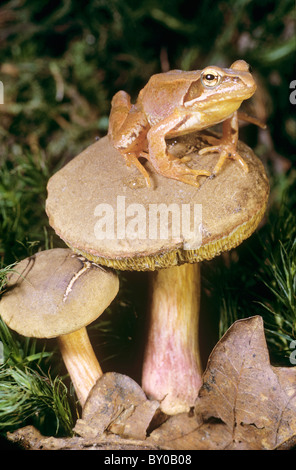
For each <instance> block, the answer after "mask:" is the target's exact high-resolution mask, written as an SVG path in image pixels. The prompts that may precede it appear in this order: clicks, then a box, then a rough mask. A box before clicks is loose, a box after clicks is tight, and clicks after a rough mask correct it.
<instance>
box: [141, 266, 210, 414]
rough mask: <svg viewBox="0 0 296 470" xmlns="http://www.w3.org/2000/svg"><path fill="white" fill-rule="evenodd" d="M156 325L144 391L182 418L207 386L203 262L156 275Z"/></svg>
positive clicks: (153, 312)
mask: <svg viewBox="0 0 296 470" xmlns="http://www.w3.org/2000/svg"><path fill="white" fill-rule="evenodd" d="M151 276H152V282H151V305H150V326H149V333H148V341H147V347H146V351H145V357H144V365H143V375H142V387H143V389H144V391H145V392H146V394H147V395H148V396H149V397H150V398H154V399H157V400H159V401H161V408H162V411H163V412H165V413H167V414H176V413H180V412H183V411H188V410H189V409H190V407H191V406H193V405H194V402H195V399H196V397H197V395H198V390H199V388H200V386H201V362H200V356H199V345H198V323H199V304H200V267H199V263H195V264H183V265H182V266H176V267H172V268H167V269H161V270H159V271H155V272H152V273H151Z"/></svg>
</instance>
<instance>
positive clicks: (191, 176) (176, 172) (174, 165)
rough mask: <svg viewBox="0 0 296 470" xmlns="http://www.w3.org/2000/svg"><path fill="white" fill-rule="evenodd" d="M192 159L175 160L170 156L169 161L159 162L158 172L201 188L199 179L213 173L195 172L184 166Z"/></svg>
mask: <svg viewBox="0 0 296 470" xmlns="http://www.w3.org/2000/svg"><path fill="white" fill-rule="evenodd" d="M190 159H191V158H190V157H183V158H175V157H173V156H172V155H168V159H164V160H161V161H158V168H157V171H158V172H159V173H160V174H162V175H163V176H165V177H167V178H171V179H175V180H177V181H181V182H182V183H186V184H190V185H191V186H195V187H196V188H199V183H198V181H197V177H198V176H210V175H211V173H210V172H209V171H206V170H194V169H193V168H189V167H188V166H186V165H184V163H186V162H188V161H189V160H190Z"/></svg>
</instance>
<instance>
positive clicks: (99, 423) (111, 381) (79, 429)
mask: <svg viewBox="0 0 296 470" xmlns="http://www.w3.org/2000/svg"><path fill="white" fill-rule="evenodd" d="M158 408H159V403H158V402H157V401H149V400H148V399H147V397H146V395H145V393H144V392H143V390H142V388H141V387H140V386H139V385H138V384H137V383H136V382H135V381H134V380H132V379H131V378H130V377H127V376H126V375H123V374H118V373H116V372H107V373H106V374H103V375H102V377H100V378H99V379H98V381H97V382H96V384H95V385H94V387H93V388H92V390H91V392H90V394H89V396H88V397H87V400H86V402H85V405H84V407H83V410H82V419H78V420H77V422H76V425H75V428H74V431H75V432H76V434H78V435H80V436H82V437H85V438H91V437H94V438H98V437H100V436H102V435H103V433H104V432H105V431H106V430H108V431H109V432H112V433H113V434H118V435H120V436H122V437H124V438H126V437H130V438H135V439H145V438H146V430H147V428H148V426H149V424H150V422H151V420H152V418H153V416H154V414H155V412H156V411H157V409H158Z"/></svg>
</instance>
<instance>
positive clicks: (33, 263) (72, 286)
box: [0, 248, 119, 338]
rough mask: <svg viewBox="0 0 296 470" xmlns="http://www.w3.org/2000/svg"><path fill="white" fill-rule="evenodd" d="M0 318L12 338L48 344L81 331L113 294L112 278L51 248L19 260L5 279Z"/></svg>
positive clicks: (115, 287)
mask: <svg viewBox="0 0 296 470" xmlns="http://www.w3.org/2000/svg"><path fill="white" fill-rule="evenodd" d="M6 287H7V290H6V292H5V293H4V295H3V297H2V299H1V302H0V315H1V316H2V318H3V320H4V321H5V323H6V324H7V325H8V326H9V327H10V328H12V329H13V330H15V331H17V332H18V333H20V334H22V335H24V336H29V337H37V338H54V337H57V336H60V335H66V334H68V333H72V332H74V331H77V330H79V329H80V328H83V327H84V326H86V325H88V324H89V323H91V322H92V321H94V320H95V319H97V318H98V317H99V316H100V314H101V313H102V312H103V311H104V310H105V309H106V308H107V307H108V306H109V304H110V303H111V301H112V300H113V299H114V297H115V296H116V294H117V292H118V288H119V281H118V277H117V276H116V274H115V273H114V272H112V271H111V270H108V269H105V268H104V269H102V268H100V267H99V266H96V265H94V264H93V263H91V262H88V261H87V260H83V258H82V257H81V258H80V257H79V256H77V255H75V254H74V253H73V252H72V251H71V250H69V249H64V248H55V249H52V250H47V251H42V252H39V253H37V254H35V255H33V256H31V257H30V258H27V259H24V260H22V261H21V262H20V263H18V264H16V266H15V267H14V272H13V273H11V274H10V275H9V276H8V279H7V286H6Z"/></svg>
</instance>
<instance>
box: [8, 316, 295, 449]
mask: <svg viewBox="0 0 296 470" xmlns="http://www.w3.org/2000/svg"><path fill="white" fill-rule="evenodd" d="M74 432H75V436H74V437H72V438H52V437H51V438H48V437H44V436H41V435H40V433H39V432H38V431H37V430H36V429H32V427H25V428H22V429H19V430H17V431H15V432H14V433H11V434H9V435H8V438H9V439H10V440H13V441H15V442H20V441H21V442H22V443H23V445H25V446H26V448H31V449H39V448H42V449H44V448H48V449H66V448H67V449H68V448H69V449H80V448H97V449H99V448H100V449H110V448H121V449H123V450H124V449H131V448H135V449H166V450H225V449H228V450H239V449H240V450H274V449H290V448H293V447H294V446H295V442H296V368H295V367H274V366H272V365H271V364H270V359H269V353H268V349H267V345H266V339H265V335H264V326H263V320H262V317H260V316H253V317H250V318H247V319H242V320H237V321H236V322H235V323H233V325H232V326H231V327H230V328H229V329H228V330H227V332H226V333H225V334H224V336H223V337H222V338H221V339H220V340H219V342H218V343H217V344H216V346H215V347H214V349H213V351H212V353H211V355H210V357H209V359H208V364H207V367H206V370H205V372H204V374H203V383H202V386H201V388H200V390H199V391H198V393H197V399H196V403H195V406H194V408H193V409H191V410H190V412H189V413H180V414H178V415H175V416H167V415H164V414H163V413H161V412H160V410H159V402H157V401H154V400H148V399H147V397H146V396H145V394H144V393H143V391H142V389H141V388H140V386H139V385H138V384H136V383H135V382H134V381H133V380H132V379H131V378H130V377H127V376H124V375H122V374H118V373H113V372H109V373H106V374H104V375H103V376H102V377H101V378H100V379H99V381H98V382H97V384H96V385H95V386H94V388H93V389H92V391H91V393H90V395H89V397H88V400H87V402H86V404H85V407H84V409H83V411H82V417H81V419H78V420H77V422H76V426H75V428H74ZM110 446H111V447H110ZM114 446H115V447H114ZM116 446H118V447H116Z"/></svg>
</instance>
